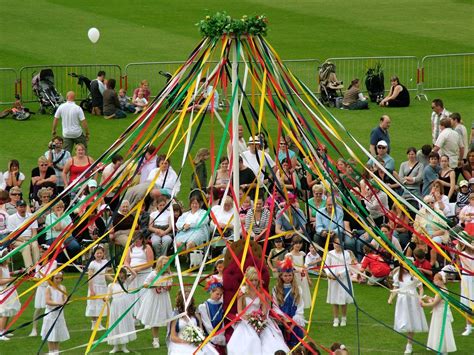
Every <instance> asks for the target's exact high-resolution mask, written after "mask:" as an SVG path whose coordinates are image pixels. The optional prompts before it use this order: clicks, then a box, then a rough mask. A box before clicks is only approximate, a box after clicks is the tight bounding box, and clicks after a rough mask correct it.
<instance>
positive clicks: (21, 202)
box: [16, 200, 26, 207]
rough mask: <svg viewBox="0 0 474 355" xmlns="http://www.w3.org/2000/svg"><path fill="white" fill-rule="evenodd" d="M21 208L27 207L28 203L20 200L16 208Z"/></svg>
mask: <svg viewBox="0 0 474 355" xmlns="http://www.w3.org/2000/svg"><path fill="white" fill-rule="evenodd" d="M20 206H26V202H25V200H20V201H17V203H16V207H20Z"/></svg>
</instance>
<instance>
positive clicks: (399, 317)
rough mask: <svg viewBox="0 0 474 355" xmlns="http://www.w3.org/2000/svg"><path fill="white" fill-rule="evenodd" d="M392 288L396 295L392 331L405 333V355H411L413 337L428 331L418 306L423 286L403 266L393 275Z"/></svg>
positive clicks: (421, 310)
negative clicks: (406, 338)
mask: <svg viewBox="0 0 474 355" xmlns="http://www.w3.org/2000/svg"><path fill="white" fill-rule="evenodd" d="M393 287H394V289H393V290H392V292H394V293H396V294H397V303H396V305H395V324H394V329H395V330H396V331H397V332H401V333H407V335H408V342H407V345H406V348H405V354H411V353H412V351H413V335H414V334H415V333H421V332H427V331H428V323H427V322H426V317H425V313H424V312H423V309H422V308H421V304H420V299H421V297H422V295H423V284H422V283H421V281H419V280H418V279H416V278H415V277H414V276H413V275H411V274H410V273H409V272H408V271H407V270H406V269H405V268H404V267H403V266H400V267H399V270H398V271H396V272H395V273H394V276H393ZM417 291H418V292H417ZM389 303H391V298H390V299H389Z"/></svg>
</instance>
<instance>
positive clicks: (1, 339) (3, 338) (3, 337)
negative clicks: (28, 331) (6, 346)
mask: <svg viewBox="0 0 474 355" xmlns="http://www.w3.org/2000/svg"><path fill="white" fill-rule="evenodd" d="M8 340H10V338H8V337H6V336H5V335H2V336H0V341H8Z"/></svg>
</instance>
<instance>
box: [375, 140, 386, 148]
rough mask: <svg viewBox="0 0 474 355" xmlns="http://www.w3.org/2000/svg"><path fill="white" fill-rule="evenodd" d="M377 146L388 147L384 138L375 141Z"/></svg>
mask: <svg viewBox="0 0 474 355" xmlns="http://www.w3.org/2000/svg"><path fill="white" fill-rule="evenodd" d="M377 146H382V147H388V144H387V142H385V141H384V140H381V141H379V142H378V143H377Z"/></svg>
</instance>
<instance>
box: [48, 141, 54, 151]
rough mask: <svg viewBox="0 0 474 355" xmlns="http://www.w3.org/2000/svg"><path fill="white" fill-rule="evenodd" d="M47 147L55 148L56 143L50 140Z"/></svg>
mask: <svg viewBox="0 0 474 355" xmlns="http://www.w3.org/2000/svg"><path fill="white" fill-rule="evenodd" d="M48 148H49V149H55V148H56V144H55V143H54V142H52V141H51V142H49V143H48Z"/></svg>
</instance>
